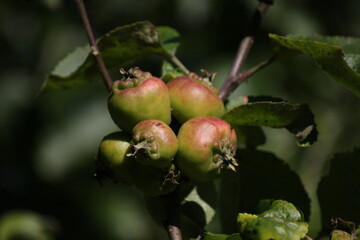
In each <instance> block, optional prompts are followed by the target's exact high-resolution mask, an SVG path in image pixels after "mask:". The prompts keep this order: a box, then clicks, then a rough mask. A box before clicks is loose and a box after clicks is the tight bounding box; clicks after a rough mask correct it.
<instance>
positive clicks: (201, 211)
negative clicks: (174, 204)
mask: <svg viewBox="0 0 360 240" xmlns="http://www.w3.org/2000/svg"><path fill="white" fill-rule="evenodd" d="M216 196H217V193H216V190H215V187H214V184H213V182H209V183H203V184H199V185H197V186H196V187H195V188H194V189H193V190H192V191H191V192H190V193H189V195H187V196H186V197H185V198H184V200H183V203H182V205H181V209H180V211H181V214H182V215H185V216H186V217H188V218H189V219H191V220H192V221H193V222H194V223H195V224H196V225H198V226H199V227H200V228H204V227H205V226H206V225H207V224H208V223H209V222H210V221H211V220H212V219H213V217H214V215H215V207H216V204H217V203H216V201H217V200H216Z"/></svg>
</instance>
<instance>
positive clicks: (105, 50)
mask: <svg viewBox="0 0 360 240" xmlns="http://www.w3.org/2000/svg"><path fill="white" fill-rule="evenodd" d="M178 39H179V34H178V32H177V31H176V30H174V29H172V28H170V27H158V28H156V27H155V26H154V25H153V24H152V23H150V22H148V21H143V22H137V23H133V24H130V25H126V26H121V27H117V28H115V29H113V30H112V31H110V32H108V33H106V34H105V35H104V36H103V37H101V38H100V39H99V40H98V42H97V44H98V47H99V49H100V51H101V55H102V57H103V59H104V62H105V65H106V67H107V68H108V70H110V71H111V70H114V69H117V68H120V67H125V66H128V65H129V64H131V63H132V62H133V61H135V60H136V59H139V58H141V57H144V56H146V55H150V54H157V55H161V56H164V57H167V58H171V56H172V55H173V54H175V51H176V48H177V46H178V44H179V42H178ZM89 52H90V48H89V46H84V47H81V48H77V49H76V50H75V51H74V52H72V53H70V54H69V55H68V56H67V57H65V58H64V59H63V60H61V61H60V62H59V63H58V64H57V66H56V67H55V69H54V70H53V71H52V72H51V73H50V74H49V75H47V76H46V78H45V82H44V84H43V87H42V91H43V92H45V91H52V90H63V89H68V88H73V87H78V86H82V85H85V84H88V83H90V82H92V81H95V80H99V79H100V78H101V77H100V72H99V70H98V67H97V64H96V63H95V61H94V59H93V57H92V55H91V54H89Z"/></svg>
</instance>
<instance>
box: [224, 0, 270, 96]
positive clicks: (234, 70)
mask: <svg viewBox="0 0 360 240" xmlns="http://www.w3.org/2000/svg"><path fill="white" fill-rule="evenodd" d="M259 1H260V2H259V4H258V6H257V8H256V10H255V12H254V14H253V17H252V20H251V24H250V27H249V30H248V32H247V35H246V37H244V39H243V40H242V41H241V43H240V46H239V50H238V52H237V55H236V58H235V60H234V63H233V65H232V67H231V70H230V73H229V75H228V77H227V79H226V81H225V83H224V84H223V86H222V87H221V89H220V95H219V96H220V98H221V99H222V100H223V101H225V100H226V99H227V98H228V97H229V95H230V93H231V92H233V91H234V90H235V89H236V88H237V86H239V85H240V84H241V83H242V82H243V81H242V82H240V83H238V81H237V79H238V78H239V73H240V71H241V68H242V67H243V65H244V62H245V60H246V58H247V56H248V54H249V52H250V49H251V47H252V45H253V42H254V35H255V33H256V32H257V30H258V29H259V26H260V23H261V20H262V19H263V17H264V16H265V14H266V12H267V10H268V9H269V7H270V5H272V4H274V2H275V0H259ZM234 84H235V85H234ZM230 87H231V88H232V89H231V91H229V90H228V89H229V88H230Z"/></svg>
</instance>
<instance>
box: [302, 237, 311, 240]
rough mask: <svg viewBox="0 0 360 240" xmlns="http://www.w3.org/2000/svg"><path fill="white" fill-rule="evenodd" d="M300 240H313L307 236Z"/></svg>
mask: <svg viewBox="0 0 360 240" xmlns="http://www.w3.org/2000/svg"><path fill="white" fill-rule="evenodd" d="M302 240H313V239H312V238H311V237H309V236H305V237H304V238H303V239H302Z"/></svg>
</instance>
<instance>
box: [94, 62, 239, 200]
mask: <svg viewBox="0 0 360 240" xmlns="http://www.w3.org/2000/svg"><path fill="white" fill-rule="evenodd" d="M120 72H121V74H122V79H120V80H117V81H115V82H114V83H113V86H112V91H111V95H110V97H109V99H108V109H109V113H110V116H111V118H112V119H113V121H114V122H115V124H116V125H117V126H118V127H119V128H120V129H121V131H118V132H114V133H111V134H109V135H107V136H105V137H104V138H103V140H102V141H101V143H100V146H99V150H98V155H97V173H96V175H97V176H98V177H107V178H109V179H111V180H112V181H113V182H119V183H123V184H126V185H135V187H136V188H137V189H139V190H140V191H142V192H143V193H144V194H145V195H149V196H158V195H163V194H167V193H169V192H171V191H173V190H175V189H176V187H177V186H178V184H179V183H180V182H181V181H183V180H184V179H190V180H191V181H193V182H205V181H210V180H212V179H214V178H216V177H218V176H219V175H220V173H221V171H222V169H226V168H230V169H233V170H235V166H237V162H236V160H235V159H234V156H235V152H236V141H237V140H236V134H235V131H234V129H233V128H232V127H231V126H230V125H229V124H228V123H227V122H225V121H224V120H222V119H220V117H221V116H222V115H223V114H224V111H225V110H224V104H223V102H222V101H221V99H220V98H219V97H218V95H217V93H218V90H217V89H216V88H215V87H214V86H212V84H211V83H210V81H208V80H207V78H201V77H199V76H197V75H196V74H194V73H190V74H189V75H186V76H181V77H177V78H174V79H172V80H170V81H169V82H168V83H165V82H164V81H163V80H161V79H160V78H157V77H154V76H152V75H151V74H150V73H149V72H143V71H141V70H140V69H139V68H133V69H130V70H129V71H124V70H121V71H120Z"/></svg>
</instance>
